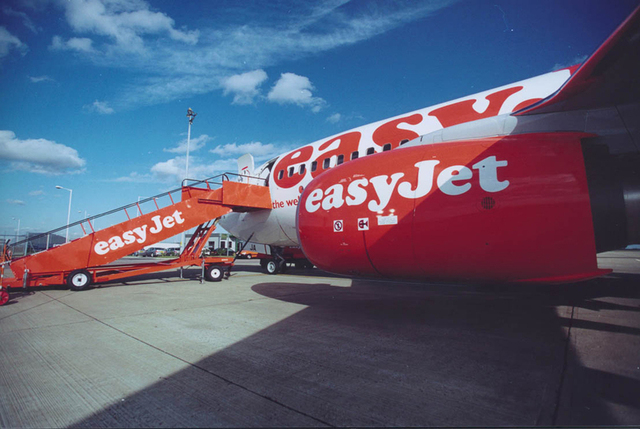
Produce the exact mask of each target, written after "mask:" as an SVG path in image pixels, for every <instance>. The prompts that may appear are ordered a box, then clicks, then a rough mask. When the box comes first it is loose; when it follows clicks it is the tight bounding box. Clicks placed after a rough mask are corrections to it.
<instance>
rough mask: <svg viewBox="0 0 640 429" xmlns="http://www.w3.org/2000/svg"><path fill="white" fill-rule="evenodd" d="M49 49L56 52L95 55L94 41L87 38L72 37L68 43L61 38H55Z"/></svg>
mask: <svg viewBox="0 0 640 429" xmlns="http://www.w3.org/2000/svg"><path fill="white" fill-rule="evenodd" d="M49 49H51V50H54V51H76V52H84V53H94V52H95V50H94V49H93V40H91V39H88V38H86V37H72V38H70V39H69V40H67V41H66V42H65V41H64V40H62V37H60V36H53V38H52V39H51V45H50V46H49Z"/></svg>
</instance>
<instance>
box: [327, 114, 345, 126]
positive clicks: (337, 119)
mask: <svg viewBox="0 0 640 429" xmlns="http://www.w3.org/2000/svg"><path fill="white" fill-rule="evenodd" d="M340 119H342V115H341V114H340V113H334V114H333V115H331V116H329V117H328V118H327V122H331V123H332V124H337V123H338V122H340Z"/></svg>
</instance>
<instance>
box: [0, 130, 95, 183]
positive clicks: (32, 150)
mask: <svg viewBox="0 0 640 429" xmlns="http://www.w3.org/2000/svg"><path fill="white" fill-rule="evenodd" d="M0 159H5V160H8V161H9V162H10V163H11V168H12V169H14V170H24V171H30V172H33V173H42V174H63V173H77V172H80V171H81V169H82V167H84V165H85V163H86V161H85V160H84V159H82V158H80V157H79V156H78V151H77V150H75V149H73V148H71V147H69V146H65V145H63V144H60V143H56V142H53V141H50V140H45V139H28V140H20V139H18V138H16V135H15V133H14V132H12V131H6V130H0Z"/></svg>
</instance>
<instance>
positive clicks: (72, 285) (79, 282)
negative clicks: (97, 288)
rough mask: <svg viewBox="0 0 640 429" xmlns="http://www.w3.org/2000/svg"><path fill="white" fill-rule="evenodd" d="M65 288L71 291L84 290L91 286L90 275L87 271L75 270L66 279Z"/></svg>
mask: <svg viewBox="0 0 640 429" xmlns="http://www.w3.org/2000/svg"><path fill="white" fill-rule="evenodd" d="M67 286H69V289H71V290H73V291H76V292H77V291H81V290H85V289H86V288H88V287H89V286H91V274H89V271H87V270H75V271H72V272H71V274H69V277H67Z"/></svg>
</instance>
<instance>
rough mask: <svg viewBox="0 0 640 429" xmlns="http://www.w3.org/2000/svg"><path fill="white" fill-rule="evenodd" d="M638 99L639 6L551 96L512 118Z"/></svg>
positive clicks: (639, 72) (591, 107)
mask: <svg viewBox="0 0 640 429" xmlns="http://www.w3.org/2000/svg"><path fill="white" fill-rule="evenodd" d="M639 99H640V6H639V7H638V8H636V9H635V10H634V11H633V13H632V14H631V15H630V16H629V17H628V18H627V19H626V20H625V21H624V22H623V23H622V24H621V25H620V26H619V27H618V28H617V29H616V31H615V32H614V33H613V34H612V35H611V36H610V37H609V38H608V39H607V40H606V41H605V42H604V43H603V44H602V45H601V46H600V47H599V48H598V49H597V50H596V52H595V53H594V54H593V55H591V57H589V58H588V59H587V60H586V61H585V62H584V63H583V64H582V65H581V66H580V67H579V68H578V70H577V71H576V72H575V73H573V75H572V76H571V77H570V78H569V79H568V80H567V82H566V83H565V84H564V85H563V86H562V87H561V88H560V89H559V90H558V91H556V92H555V93H554V94H552V95H550V96H549V97H547V98H546V99H544V100H541V101H540V102H538V103H536V104H533V105H531V106H529V107H526V108H524V109H522V110H520V111H519V112H516V113H515V115H516V116H521V115H534V114H541V113H551V112H562V111H570V110H585V109H597V108H600V107H608V106H614V105H621V104H626V103H629V102H632V101H638V100H639Z"/></svg>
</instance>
